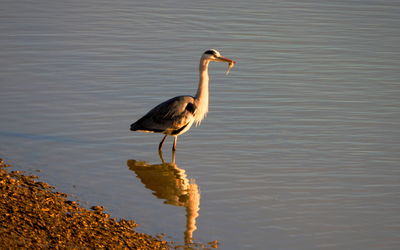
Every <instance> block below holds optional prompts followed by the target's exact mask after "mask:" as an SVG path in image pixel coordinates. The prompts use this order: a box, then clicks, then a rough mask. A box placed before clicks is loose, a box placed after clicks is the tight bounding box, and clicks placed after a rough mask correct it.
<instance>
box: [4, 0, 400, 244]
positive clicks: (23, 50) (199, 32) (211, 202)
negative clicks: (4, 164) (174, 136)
mask: <svg viewBox="0 0 400 250" xmlns="http://www.w3.org/2000/svg"><path fill="white" fill-rule="evenodd" d="M197 2H198V3H189V1H183V0H170V1H155V0H149V1H132V0H131V1H129V0H118V1H94V0H84V1H82V0H79V1H78V0H71V1H50V0H39V1H35V2H32V1H27V0H20V1H7V0H4V1H2V3H1V8H0V34H1V35H0V48H1V49H0V58H1V60H0V117H1V122H0V140H1V143H0V156H1V157H3V158H5V159H6V160H7V161H8V162H9V163H12V164H13V165H15V168H17V169H21V170H26V171H28V172H29V173H34V174H37V175H39V176H41V179H42V180H45V181H47V182H49V183H51V184H53V185H56V186H57V190H59V191H62V192H67V193H70V194H72V195H73V197H72V198H73V199H77V200H80V201H81V203H83V204H84V205H86V206H90V205H104V206H105V207H106V208H107V209H108V211H109V212H110V213H111V214H112V215H113V216H116V217H121V218H127V219H135V220H136V221H137V222H138V223H140V224H142V225H141V226H140V230H141V231H143V232H148V233H152V234H157V233H166V234H167V235H168V239H169V240H174V241H177V242H183V241H184V239H185V238H186V240H187V241H190V240H192V241H193V242H197V243H207V242H210V241H214V240H218V241H219V242H220V243H221V245H220V247H221V248H222V249H398V248H399V246H400V238H399V237H398V235H399V233H400V201H399V197H400V163H399V162H400V154H399V152H400V130H399V124H400V82H399V79H400V70H399V69H400V46H399V44H400V29H399V27H400V3H399V2H398V1H389V0H383V1H370V0H365V1H356V0H349V1H325V0H323V1H305V0H302V1H285V0H284V1H269V0H249V1H237V0H233V1H232V0H230V1H228V0H222V1H201V2H199V1H197ZM208 48H216V49H219V50H220V51H221V53H222V54H223V55H225V56H226V57H229V58H232V59H234V60H236V61H237V62H238V63H237V66H236V67H235V68H234V69H233V70H232V72H231V74H230V75H229V76H225V75H224V71H225V69H226V65H224V64H218V63H214V64H212V65H211V68H210V71H211V76H212V79H211V85H210V87H211V89H210V91H211V97H210V98H211V99H210V100H211V101H210V113H209V115H208V117H207V119H206V120H205V121H204V122H203V124H202V125H201V126H200V127H193V128H192V129H191V131H190V132H189V133H187V134H185V135H183V136H180V138H179V141H178V152H177V155H176V164H165V165H160V164H161V160H160V159H159V156H158V154H157V145H158V143H159V141H160V140H161V135H158V134H140V133H132V132H130V131H129V125H130V123H132V122H133V121H135V120H136V119H138V118H139V117H140V116H141V115H143V114H144V113H146V112H147V111H148V110H149V109H150V108H152V107H153V106H154V105H156V104H158V103H160V102H162V101H164V100H166V99H168V98H170V97H173V96H176V95H181V94H194V93H195V91H196V87H197V86H196V85H197V77H198V76H197V68H198V60H199V58H200V55H201V53H202V52H203V51H204V50H206V49H208ZM170 147H171V139H170V140H169V141H168V142H167V145H166V147H165V150H164V151H165V155H164V157H165V160H166V162H170V161H171V155H170V151H169V149H170ZM37 170H40V172H37ZM196 228H197V230H196Z"/></svg>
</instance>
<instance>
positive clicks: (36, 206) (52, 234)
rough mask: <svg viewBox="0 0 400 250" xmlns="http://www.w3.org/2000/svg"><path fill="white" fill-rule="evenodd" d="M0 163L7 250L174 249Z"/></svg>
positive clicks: (2, 241)
mask: <svg viewBox="0 0 400 250" xmlns="http://www.w3.org/2000/svg"><path fill="white" fill-rule="evenodd" d="M9 167H10V166H9V165H7V164H5V163H4V161H3V160H1V159H0V246H2V248H3V249H20V248H30V249H38V248H39V249H43V248H45V249H48V248H55V249H65V248H68V249H78V248H79V249H82V248H91V249H99V248H100V249H103V248H108V249H123V248H126V249H169V248H171V246H170V245H169V244H168V242H166V241H164V240H162V239H159V238H157V237H153V236H150V235H147V234H143V233H138V232H136V231H135V230H134V228H135V227H136V226H137V224H136V223H135V222H134V221H131V220H124V219H121V220H117V219H114V218H110V215H109V214H107V213H104V211H103V210H104V209H103V207H101V206H94V207H92V210H89V209H86V208H83V207H81V206H80V205H79V204H78V203H77V202H74V201H70V200H68V198H67V195H66V194H64V193H60V192H55V191H54V190H53V189H54V188H53V187H52V186H50V185H49V184H47V183H44V182H40V181H37V177H36V176H27V175H24V174H23V173H22V172H21V171H12V170H11V169H9Z"/></svg>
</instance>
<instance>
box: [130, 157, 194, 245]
mask: <svg viewBox="0 0 400 250" xmlns="http://www.w3.org/2000/svg"><path fill="white" fill-rule="evenodd" d="M160 158H161V161H162V163H160V164H149V163H147V162H144V161H137V160H133V159H131V160H128V161H127V165H128V167H129V169H130V170H132V171H133V172H135V174H136V176H137V177H138V178H139V179H140V181H141V182H142V183H143V184H144V186H145V187H146V188H148V189H150V190H151V191H153V195H155V196H156V197H157V198H159V199H162V200H164V204H169V205H174V206H182V207H185V208H186V228H185V233H184V240H185V244H186V245H191V244H192V243H193V232H194V231H195V230H196V229H197V227H196V218H197V217H198V216H199V210H200V192H199V187H198V185H197V184H196V182H195V180H194V179H188V178H187V175H186V173H185V170H184V169H182V168H179V167H178V165H177V164H176V163H175V154H174V153H173V155H172V162H170V163H166V162H165V161H164V159H163V156H162V152H160Z"/></svg>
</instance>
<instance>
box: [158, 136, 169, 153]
mask: <svg viewBox="0 0 400 250" xmlns="http://www.w3.org/2000/svg"><path fill="white" fill-rule="evenodd" d="M166 138H167V135H165V136H164V138H162V140H161V142H160V145H158V151H161V148H162V146H163V144H164V141H165V139H166Z"/></svg>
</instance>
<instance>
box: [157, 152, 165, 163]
mask: <svg viewBox="0 0 400 250" xmlns="http://www.w3.org/2000/svg"><path fill="white" fill-rule="evenodd" d="M158 156H160V159H161V162H162V164H165V161H164V157H163V153H162V151H161V150H158Z"/></svg>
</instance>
